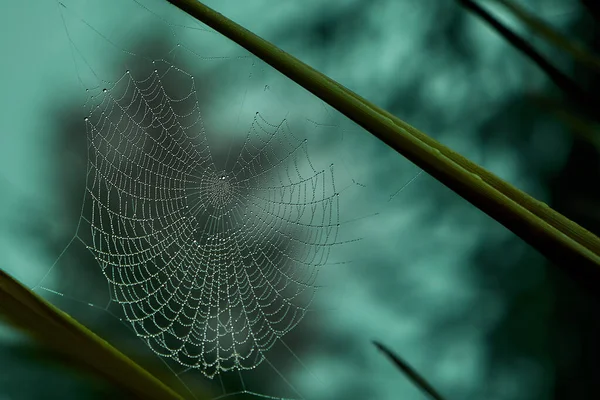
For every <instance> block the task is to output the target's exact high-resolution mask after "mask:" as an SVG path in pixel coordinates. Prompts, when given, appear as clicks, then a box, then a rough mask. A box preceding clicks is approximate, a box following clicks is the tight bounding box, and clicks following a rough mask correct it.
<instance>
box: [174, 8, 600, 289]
mask: <svg viewBox="0 0 600 400" xmlns="http://www.w3.org/2000/svg"><path fill="white" fill-rule="evenodd" d="M167 1H169V2H170V3H172V4H173V5H175V6H177V7H178V8H180V9H181V10H183V11H184V12H186V13H188V14H189V15H191V16H192V17H194V18H196V19H198V20H199V21H200V22H203V23H204V24H206V25H208V26H209V27H211V28H213V29H215V30H216V31H217V32H219V33H221V34H222V35H224V36H225V37H227V38H229V39H231V40H232V41H234V42H236V43H237V44H239V45H240V46H242V47H244V48H245V49H246V50H248V51H249V52H251V53H253V54H254V55H256V56H257V57H259V58H260V59H262V60H263V61H265V62H266V63H268V64H269V65H271V66H272V67H273V68H275V69H277V70H278V71H279V72H281V73H282V74H284V75H285V76H287V77H288V78H290V79H292V80H293V81H294V82H296V83H298V84H299V85H301V86H302V87H304V88H305V89H306V90H308V91H309V92H311V93H313V94H314V95H315V96H317V97H319V98H320V99H322V100H323V101H325V102H326V103H328V104H329V105H330V106H332V107H334V108H335V109H337V110H338V111H339V112H341V113H342V114H344V115H345V116H346V117H348V118H350V119H351V120H352V121H354V122H356V123H357V124H358V125H360V126H362V127H363V128H364V129H366V130H367V131H369V132H370V133H371V134H373V135H374V136H375V137H377V138H379V139H380V140H381V141H383V142H384V143H386V144H387V145H389V146H390V147H391V148H393V149H394V150H396V151H397V152H398V153H400V154H402V155H403V156H404V157H406V158H407V159H409V160H410V161H412V162H413V163H415V164H416V165H417V166H418V167H420V168H421V169H423V170H424V171H425V172H427V173H428V174H429V175H431V176H433V177H434V178H436V179H437V180H439V181H440V182H441V183H443V184H444V185H446V186H447V187H448V188H450V189H451V190H453V191H454V192H456V193H457V194H459V195H460V196H462V197H463V198H464V199H466V200H467V201H469V202H470V203H471V204H473V205H474V206H475V207H477V208H479V209H480V210H482V211H483V212H485V213H486V214H488V215H489V216H491V217H492V218H494V219H495V220H496V221H498V222H500V223H501V224H503V225H504V226H505V227H507V228H508V229H510V230H511V231H513V232H514V233H515V234H517V235H518V236H519V237H521V238H522V239H523V240H524V241H526V242H527V243H529V244H530V245H531V246H533V247H534V248H536V249H537V250H538V251H540V252H541V253H542V254H544V255H545V256H546V257H547V258H548V259H549V260H551V261H553V262H554V263H555V264H557V265H558V266H560V267H562V268H564V269H565V271H566V272H567V273H570V274H572V275H573V277H574V278H576V279H577V280H579V282H580V283H582V284H583V285H586V286H588V287H590V288H591V289H598V287H600V239H598V237H596V236H595V235H594V234H592V233H591V232H589V231H587V230H586V229H584V228H582V227H581V226H579V225H577V224H576V223H574V222H573V221H571V220H569V219H568V218H566V217H564V216H563V215H561V214H560V213H558V212H556V211H554V210H552V209H551V208H550V207H548V205H546V204H544V203H542V202H540V201H538V200H536V199H534V198H533V197H531V196H529V195H527V194H526V193H524V192H522V191H520V190H518V189H517V188H515V187H514V186H512V185H510V184H508V183H507V182H505V181H503V180H502V179H500V178H498V177H497V176H495V175H493V174H492V173H490V172H489V171H487V170H485V169H483V168H482V167H480V166H479V165H477V164H475V163H473V162H471V161H470V160H468V159H466V158H465V157H463V156H461V155H460V154H458V153H456V152H454V151H452V150H450V149H449V148H447V147H445V146H443V145H442V144H440V143H439V142H437V141H436V140H434V139H432V138H431V137H429V136H427V135H425V134H424V133H423V132H420V131H419V130H418V129H416V128H414V127H412V126H410V125H409V124H407V123H406V122H404V121H402V120H401V119H399V118H397V117H396V116H394V115H392V114H390V113H389V112H387V111H384V110H382V109H380V108H379V107H377V106H375V105H373V104H371V103H370V102H368V101H367V100H365V99H363V98H362V97H360V96H359V95H358V94H356V93H354V92H352V91H350V90H349V89H347V88H345V87H343V86H342V85H340V84H339V83H337V82H335V81H334V80H332V79H330V78H329V77H327V76H325V75H323V74H321V73H320V72H318V71H316V70H315V69H313V68H311V67H310V66H308V65H306V64H305V63H303V62H301V61H300V60H298V59H297V58H295V57H293V56H291V55H290V54H287V53H286V52H284V51H283V50H281V49H279V48H278V47H277V46H275V45H273V44H272V43H270V42H268V41H266V40H264V39H262V38H260V37H258V36H257V35H255V34H254V33H252V32H250V31H248V30H247V29H245V28H243V27H241V26H240V25H238V24H236V23H235V22H233V21H231V20H230V19H228V18H226V17H224V16H223V15H221V14H219V13H217V12H216V11H214V10H212V9H211V8H209V7H207V6H205V5H204V4H202V3H201V2H198V1H195V0H167Z"/></svg>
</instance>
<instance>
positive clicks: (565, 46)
mask: <svg viewBox="0 0 600 400" xmlns="http://www.w3.org/2000/svg"><path fill="white" fill-rule="evenodd" d="M495 1H497V2H499V3H500V4H502V5H503V6H504V7H506V8H507V9H508V10H509V11H511V12H512V13H513V14H514V15H515V17H517V18H518V19H519V20H521V21H522V22H523V23H524V24H525V25H527V26H528V27H529V28H531V30H532V31H534V32H536V33H537V34H538V35H539V36H540V37H542V38H543V39H545V40H546V41H547V42H548V43H551V44H553V45H554V46H556V47H557V48H559V49H562V50H563V51H565V52H567V53H569V54H570V55H571V56H572V57H573V58H574V59H575V60H576V61H578V62H580V63H582V64H584V65H586V66H588V67H589V68H592V69H595V70H596V71H598V72H600V57H598V56H596V55H595V54H593V53H591V52H590V51H589V50H588V49H586V48H585V47H583V46H582V45H581V44H580V43H576V42H574V41H572V40H570V39H569V38H567V37H566V36H564V35H562V34H561V33H559V32H558V31H556V30H555V29H554V28H552V27H551V26H550V25H548V24H546V23H545V22H544V21H542V20H541V19H539V18H538V17H536V16H535V15H533V14H531V13H530V12H528V11H527V10H525V8H523V7H521V6H520V5H519V4H517V3H516V2H514V1H512V0H495Z"/></svg>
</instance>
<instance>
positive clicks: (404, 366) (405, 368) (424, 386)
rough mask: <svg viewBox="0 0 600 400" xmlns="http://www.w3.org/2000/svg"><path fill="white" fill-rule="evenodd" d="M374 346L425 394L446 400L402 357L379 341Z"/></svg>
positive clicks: (437, 399) (439, 399) (435, 399)
mask: <svg viewBox="0 0 600 400" xmlns="http://www.w3.org/2000/svg"><path fill="white" fill-rule="evenodd" d="M373 344H374V345H375V346H376V347H377V348H378V349H379V350H380V351H381V352H382V353H383V354H385V355H386V356H387V357H388V358H389V359H390V360H391V361H392V362H393V363H394V365H395V366H396V367H398V369H399V370H400V371H402V372H403V373H404V375H406V376H407V377H408V379H409V380H410V381H411V382H412V383H414V384H415V386H417V387H418V388H419V389H421V390H422V391H423V392H425V393H426V394H427V395H429V396H430V397H431V398H432V399H434V400H444V398H443V397H442V395H441V394H439V393H438V392H437V390H435V389H434V387H433V386H431V384H430V383H429V382H427V381H426V380H425V378H423V377H422V376H421V375H420V374H419V373H418V372H417V371H415V370H414V369H413V368H412V367H411V366H410V365H408V363H407V362H406V361H404V360H402V359H401V358H400V356H398V355H396V354H394V353H393V352H392V351H391V350H390V349H388V348H387V347H385V346H384V345H382V344H381V343H379V342H377V341H373Z"/></svg>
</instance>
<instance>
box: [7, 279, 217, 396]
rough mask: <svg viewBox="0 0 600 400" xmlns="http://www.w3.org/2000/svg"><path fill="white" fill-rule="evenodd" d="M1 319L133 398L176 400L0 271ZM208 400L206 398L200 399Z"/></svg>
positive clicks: (140, 370) (117, 353)
mask: <svg viewBox="0 0 600 400" xmlns="http://www.w3.org/2000/svg"><path fill="white" fill-rule="evenodd" d="M0 318H2V319H5V320H7V321H8V322H9V323H10V324H11V325H13V326H14V327H16V328H19V329H21V330H22V331H24V332H25V333H27V334H29V335H30V336H32V337H34V338H35V339H37V340H38V341H39V342H41V343H43V344H45V345H47V346H48V347H49V348H51V349H52V350H54V351H56V352H58V353H59V354H60V356H61V358H62V359H63V360H68V361H69V362H72V363H73V364H74V366H76V367H83V368H85V369H87V370H89V371H92V372H94V373H96V374H98V375H101V376H103V377H104V378H106V379H107V380H108V381H109V382H111V383H113V384H115V385H117V386H119V387H121V388H122V389H123V390H125V391H127V392H128V393H130V394H131V395H132V396H133V397H134V398H142V399H156V400H163V399H175V400H181V399H183V397H181V396H180V395H179V394H177V393H176V392H175V391H173V390H172V389H171V388H169V387H168V386H166V385H165V384H164V383H162V382H161V381H160V380H158V379H157V378H155V377H154V376H153V375H151V374H150V373H149V372H148V371H146V370H145V369H144V368H142V367H140V366H139V365H138V364H136V363H135V362H134V361H132V360H131V359H130V358H128V357H127V356H126V355H124V354H123V353H121V352H120V351H119V350H117V349H115V348H114V347H113V346H111V345H110V344H109V343H108V342H106V341H105V340H103V339H102V338H100V337H98V336H97V335H96V334H94V333H93V332H92V331H90V330H89V329H87V328H86V327H85V326H83V325H81V324H80V323H79V322H77V321H76V320H74V319H73V318H71V317H70V316H69V315H68V314H66V313H64V312H63V311H61V310H59V309H58V308H56V307H54V306H53V305H52V304H50V303H48V302H47V301H45V300H44V299H42V298H41V297H40V296H38V295H37V294H35V293H33V292H32V291H31V290H29V289H27V288H26V287H24V286H23V285H22V284H21V283H19V282H18V281H17V280H15V279H14V278H12V277H11V276H10V275H8V274H7V273H6V272H4V271H2V270H1V269H0ZM199 398H205V399H208V398H209V397H208V396H204V397H203V396H202V395H201V396H199Z"/></svg>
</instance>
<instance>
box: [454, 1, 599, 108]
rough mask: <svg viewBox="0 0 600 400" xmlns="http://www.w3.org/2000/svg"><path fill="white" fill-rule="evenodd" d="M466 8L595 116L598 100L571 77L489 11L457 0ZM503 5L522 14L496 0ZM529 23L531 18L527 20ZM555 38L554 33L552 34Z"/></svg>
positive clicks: (507, 4)
mask: <svg viewBox="0 0 600 400" xmlns="http://www.w3.org/2000/svg"><path fill="white" fill-rule="evenodd" d="M458 1H459V2H460V3H462V4H463V5H464V6H465V7H466V8H467V9H469V10H471V11H472V12H473V13H475V14H476V15H478V16H479V17H480V18H481V19H483V20H484V21H486V22H487V23H488V24H489V25H490V26H492V27H493V28H494V29H495V30H496V31H497V32H498V33H499V34H500V35H501V36H502V37H503V38H504V39H506V41H508V42H509V43H510V44H511V45H513V47H515V48H516V49H518V50H519V51H521V52H522V53H523V54H525V55H526V56H527V57H528V58H529V59H530V60H531V61H533V62H534V63H535V64H536V65H537V66H538V67H539V68H540V69H541V70H542V71H543V72H544V73H545V74H546V75H547V76H548V78H550V80H552V82H554V84H555V85H556V86H558V87H559V88H560V90H562V91H563V92H564V93H565V94H566V95H567V96H568V99H569V100H570V101H571V102H573V103H574V104H576V105H577V106H578V107H580V108H581V109H582V110H585V112H586V114H587V115H588V116H590V117H592V118H597V110H598V101H597V100H596V98H595V97H594V96H592V95H591V94H589V93H587V92H586V91H585V90H583V89H582V88H581V87H579V86H578V85H577V84H576V83H575V82H574V81H573V80H572V79H571V78H569V77H568V76H567V75H565V74H564V73H562V72H561V71H560V70H559V69H558V68H556V67H555V66H554V65H552V63H551V62H550V61H548V60H547V59H546V58H545V57H544V56H542V55H541V54H540V53H539V52H538V51H537V50H535V49H534V48H533V46H531V45H530V44H529V43H527V42H526V41H525V40H524V39H523V38H521V37H520V36H518V35H517V34H515V33H514V32H513V31H511V30H510V29H508V28H507V27H506V26H504V25H503V24H502V23H501V22H500V21H498V20H497V19H496V18H494V17H493V16H492V15H491V14H490V13H488V12H487V11H486V10H484V9H483V8H482V7H481V6H480V5H479V4H477V3H476V2H474V1H472V0H458ZM498 1H500V2H501V3H502V4H504V6H505V7H507V8H509V9H510V10H511V11H513V13H515V14H517V11H521V12H522V13H521V14H517V16H519V15H520V16H521V17H523V16H524V14H523V13H524V10H522V9H519V8H517V7H516V6H513V5H512V4H511V3H509V2H506V1H502V0H498ZM528 21H529V22H530V23H531V20H528ZM537 27H538V29H541V27H540V23H538V24H537ZM545 32H546V33H548V32H547V31H545ZM553 38H554V39H556V35H555V36H553Z"/></svg>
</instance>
